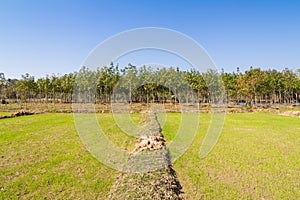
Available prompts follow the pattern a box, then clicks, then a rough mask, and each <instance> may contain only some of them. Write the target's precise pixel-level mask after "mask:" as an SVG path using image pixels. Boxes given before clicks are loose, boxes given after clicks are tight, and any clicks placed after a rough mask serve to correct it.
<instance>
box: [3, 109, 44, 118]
mask: <svg viewBox="0 0 300 200" xmlns="http://www.w3.org/2000/svg"><path fill="white" fill-rule="evenodd" d="M36 114H40V113H39V112H31V111H23V110H21V111H19V112H16V113H13V114H11V115H5V116H0V119H5V118H13V117H20V116H25V115H36Z"/></svg>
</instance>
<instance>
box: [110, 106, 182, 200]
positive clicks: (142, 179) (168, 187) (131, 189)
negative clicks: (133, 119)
mask: <svg viewBox="0 0 300 200" xmlns="http://www.w3.org/2000/svg"><path fill="white" fill-rule="evenodd" d="M146 121H148V124H147V125H145V126H143V127H141V128H140V130H139V131H140V137H139V138H138V139H137V144H136V146H135V149H134V150H133V151H132V153H131V157H129V159H128V162H129V163H130V161H131V160H133V164H136V161H138V162H140V163H139V164H141V166H139V167H142V168H143V169H142V171H143V172H142V173H141V172H140V173H137V172H136V171H135V172H132V173H122V174H121V175H120V176H119V177H118V179H117V180H116V182H115V183H114V184H113V186H112V188H111V190H110V194H109V197H108V199H118V200H119V199H141V200H146V199H149V200H150V199H151V200H152V199H156V200H158V199H172V200H173V199H174V200H180V199H182V198H181V193H182V192H181V189H182V187H181V185H180V183H179V181H178V180H177V177H176V173H175V171H174V170H173V169H172V166H171V162H170V158H169V152H168V151H167V149H166V146H165V139H164V137H163V135H162V133H161V127H160V124H159V122H158V120H157V117H156V114H155V113H153V112H151V113H149V115H148V120H146ZM149 152H153V153H154V154H150V153H149ZM147 153H148V154H149V155H150V157H147V156H145V155H147ZM141 159H146V160H145V161H143V160H142V162H141ZM153 162H155V163H156V164H157V166H158V170H155V171H151V170H150V171H146V172H144V171H145V169H146V170H147V169H148V167H149V166H148V164H149V163H150V164H153ZM129 166H130V165H129ZM135 167H136V166H133V167H132V168H134V169H137V168H135ZM150 168H151V167H149V169H150ZM128 171H130V169H129V170H128ZM133 171H134V170H133Z"/></svg>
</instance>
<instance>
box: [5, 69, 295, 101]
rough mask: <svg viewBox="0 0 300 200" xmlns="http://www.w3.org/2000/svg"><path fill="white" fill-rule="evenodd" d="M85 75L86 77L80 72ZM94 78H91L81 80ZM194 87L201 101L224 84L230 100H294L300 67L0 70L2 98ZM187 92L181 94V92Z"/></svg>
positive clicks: (172, 93) (175, 93)
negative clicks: (12, 73)
mask: <svg viewBox="0 0 300 200" xmlns="http://www.w3.org/2000/svg"><path fill="white" fill-rule="evenodd" d="M80 77H82V78H80ZM220 81H221V82H220ZM79 82H91V83H92V84H79ZM184 82H186V83H188V85H189V87H190V88H191V89H192V91H193V93H194V94H193V95H194V97H195V99H196V100H197V102H203V103H210V102H212V100H213V98H214V96H215V95H214V94H213V93H214V92H215V93H218V92H219V94H220V91H219V90H221V89H224V91H225V93H224V94H223V95H224V96H225V99H226V101H227V102H228V103H233V104H238V103H244V104H247V105H254V104H263V103H271V104H275V103H278V104H282V103H285V104H293V103H299V102H300V69H298V70H297V71H292V70H290V69H284V70H282V71H277V70H274V69H273V70H271V69H270V70H262V69H260V68H252V67H250V69H249V70H246V71H245V72H240V70H239V68H237V70H236V71H235V72H231V73H229V72H224V70H222V72H221V73H218V72H217V71H214V70H209V71H207V72H200V71H198V70H196V69H191V70H185V71H184V70H180V69H179V68H174V67H169V68H152V67H149V66H142V67H139V68H138V67H136V66H134V65H131V64H128V66H126V67H124V68H119V66H118V65H114V64H113V63H111V64H110V65H109V66H104V67H101V68H98V69H97V70H90V69H89V68H87V67H82V68H81V69H80V70H79V71H78V72H74V73H69V74H65V75H62V76H59V75H55V74H53V75H51V76H49V75H47V76H45V77H41V78H38V79H36V78H35V77H34V76H31V75H30V74H28V73H26V74H25V75H22V77H21V79H10V78H6V77H5V74H4V73H0V98H1V100H2V104H3V103H10V102H19V103H24V102H37V101H38V102H43V103H45V104H48V103H49V102H51V103H71V102H72V95H73V92H74V91H76V89H77V90H79V89H78V88H81V89H80V90H81V91H84V94H85V95H87V96H91V97H93V98H92V99H94V100H93V101H95V102H97V103H109V102H110V101H111V98H112V97H114V88H116V86H117V85H119V86H121V87H123V88H126V89H124V91H123V92H125V93H126V94H127V95H128V98H129V101H130V103H132V102H141V103H149V102H159V103H165V102H178V101H179V99H180V96H179V94H180V91H179V90H180V89H181V90H186V86H185V83H184ZM182 98H183V97H182Z"/></svg>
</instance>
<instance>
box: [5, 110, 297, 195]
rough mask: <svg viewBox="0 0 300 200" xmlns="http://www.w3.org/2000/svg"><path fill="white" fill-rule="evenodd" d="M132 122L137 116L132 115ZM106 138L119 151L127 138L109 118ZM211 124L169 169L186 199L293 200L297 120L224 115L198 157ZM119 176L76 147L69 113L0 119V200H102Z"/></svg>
mask: <svg viewBox="0 0 300 200" xmlns="http://www.w3.org/2000/svg"><path fill="white" fill-rule="evenodd" d="M133 118H134V121H136V122H138V121H139V120H140V118H141V115H139V114H135V115H133ZM98 119H99V124H100V125H101V127H102V129H103V131H104V132H105V133H106V134H107V136H108V137H109V138H110V139H111V140H112V141H114V142H115V143H116V145H118V146H120V147H122V148H124V149H132V148H133V147H134V144H135V139H134V138H133V137H128V136H127V135H126V134H124V133H122V132H121V130H120V129H119V128H118V127H117V126H116V124H115V123H114V121H113V117H112V115H111V114H99V115H98ZM209 122H210V115H209V114H202V115H201V122H200V130H199V132H198V134H197V136H196V138H195V141H194V143H193V144H192V145H191V146H190V148H189V149H188V151H187V152H186V153H185V154H184V155H183V156H182V157H180V158H179V159H178V160H177V161H176V162H175V163H174V164H173V165H174V169H175V171H176V173H177V176H178V178H179V181H180V183H181V185H182V186H183V191H184V192H185V194H184V197H185V199H297V198H300V190H299V183H300V176H299V174H300V159H299V158H300V157H299V155H300V135H299V132H300V119H299V118H295V117H287V116H281V115H275V114H267V113H243V114H227V116H226V123H225V125H224V129H223V133H222V135H221V137H220V139H219V142H218V143H217V145H216V146H215V148H214V149H213V151H212V152H211V153H210V154H209V155H208V156H207V157H206V158H205V159H199V158H198V153H199V149H200V146H201V143H202V141H203V138H204V136H205V133H206V131H207V129H208V126H209ZM179 125H180V114H176V113H169V114H168V115H167V121H166V124H165V126H164V127H163V134H164V136H165V138H166V139H167V141H170V140H171V139H172V138H173V137H174V136H175V134H176V131H177V128H178V127H179ZM118 174H119V172H117V171H115V170H113V169H110V168H108V167H106V166H104V165H103V164H101V163H99V162H98V161H97V160H96V159H95V158H94V157H92V156H91V154H90V153H89V152H88V151H87V150H86V149H85V147H84V146H83V145H82V143H81V141H80V139H79V137H78V135H77V133H76V130H75V127H74V121H73V117H72V115H71V114H41V115H33V116H23V117H17V118H11V119H1V120H0V199H106V197H107V195H108V193H109V190H110V187H111V186H112V184H113V182H114V181H115V180H116V177H117V176H118Z"/></svg>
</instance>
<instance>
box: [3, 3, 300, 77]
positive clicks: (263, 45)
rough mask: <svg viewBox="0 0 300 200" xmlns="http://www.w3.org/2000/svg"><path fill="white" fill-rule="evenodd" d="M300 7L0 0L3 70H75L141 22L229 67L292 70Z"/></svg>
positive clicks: (299, 62)
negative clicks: (172, 33) (189, 41)
mask: <svg viewBox="0 0 300 200" xmlns="http://www.w3.org/2000/svg"><path fill="white" fill-rule="evenodd" d="M299 10H300V1H276V0H273V1H269V0H268V1H267V0H261V1H214V0H212V1H201V0H199V1H166V0H165V1H162V0H151V1H150V0H149V1H146V0H144V1H143V0H123V1H121V0H120V1H113V0H112V1H108V0H107V1H83V0H82V1H76V0H72V1H71V0H60V1H58V0H26V1H24V0H0V72H4V73H5V74H6V77H13V78H19V77H20V76H21V74H25V73H27V72H28V73H30V74H32V75H34V76H36V77H40V76H45V75H46V74H52V73H56V74H57V73H59V74H64V73H68V72H73V71H76V70H78V69H79V68H80V66H81V64H82V62H83V61H84V59H85V58H86V57H87V55H88V54H89V52H90V51H91V50H92V49H93V48H94V47H95V46H96V45H98V44H99V43H100V42H102V41H103V40H105V39H107V38H108V37H111V36H112V35H115V34H118V33H119V32H123V31H126V30H128V29H133V28H141V27H163V28H168V29H173V30H176V31H179V32H182V33H184V34H186V35H188V36H189V37H191V38H193V39H194V40H196V41H197V42H198V43H199V44H200V45H202V46H203V47H204V48H205V49H206V51H207V52H208V53H209V55H210V56H211V58H212V59H213V60H214V62H215V64H216V66H217V67H218V68H219V69H220V68H224V69H225V70H226V71H234V70H235V69H236V67H240V68H241V69H242V70H245V69H248V68H249V66H254V67H261V68H275V69H278V70H282V69H284V68H285V67H288V68H291V69H297V68H300V12H299ZM154 62H155V61H154ZM131 63H132V64H140V63H135V61H134V60H132V61H131ZM164 64H167V63H164ZM170 64H173V63H172V61H170Z"/></svg>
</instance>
